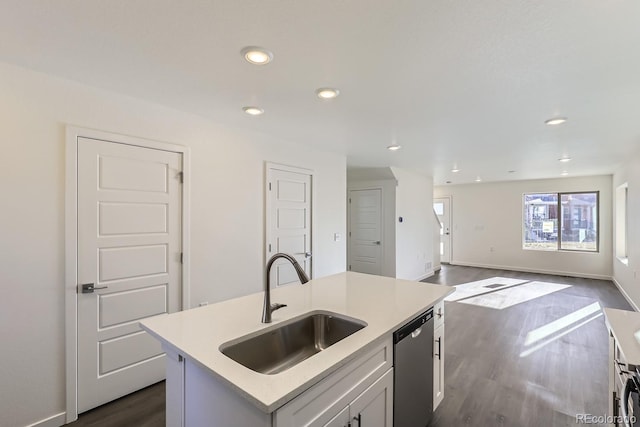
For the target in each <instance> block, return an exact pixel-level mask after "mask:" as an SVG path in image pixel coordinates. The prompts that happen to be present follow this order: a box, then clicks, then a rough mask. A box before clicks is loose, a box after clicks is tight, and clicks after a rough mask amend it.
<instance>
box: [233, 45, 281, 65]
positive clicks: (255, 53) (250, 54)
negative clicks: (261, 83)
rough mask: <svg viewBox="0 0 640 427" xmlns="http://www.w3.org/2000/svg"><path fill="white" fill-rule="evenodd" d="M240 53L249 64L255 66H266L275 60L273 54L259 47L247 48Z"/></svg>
mask: <svg viewBox="0 0 640 427" xmlns="http://www.w3.org/2000/svg"><path fill="white" fill-rule="evenodd" d="M240 53H241V54H242V56H243V57H244V59H246V60H247V62H249V63H251V64H255V65H265V64H268V63H269V62H271V60H272V59H273V53H271V52H269V51H268V50H267V49H264V48H262V47H258V46H247V47H245V48H244V49H242V50H241V51H240Z"/></svg>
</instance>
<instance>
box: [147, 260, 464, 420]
mask: <svg viewBox="0 0 640 427" xmlns="http://www.w3.org/2000/svg"><path fill="white" fill-rule="evenodd" d="M453 290H454V288H452V287H448V286H440V285H432V284H427V283H419V282H413V281H408V280H400V279H393V278H388V277H380V276H372V275H367V274H360V273H353V272H346V273H340V274H336V275H333V276H328V277H323V278H320V279H314V280H312V281H310V282H309V283H307V284H305V285H291V286H285V287H282V288H278V289H273V290H272V291H271V302H279V303H283V304H287V305H288V306H287V307H285V308H281V309H280V310H277V311H274V312H273V323H271V324H262V323H261V322H260V318H261V316H262V302H263V295H264V293H263V292H259V293H255V294H251V295H247V296H245V297H241V298H235V299H232V300H228V301H223V302H220V303H217V304H212V305H208V306H204V307H199V308H195V309H192V310H187V311H182V312H178V313H173V314H169V315H164V316H158V317H155V318H151V319H147V320H144V321H142V322H140V323H141V325H142V327H143V328H144V329H145V330H146V331H148V332H149V333H151V334H152V335H153V336H155V337H156V338H158V339H160V341H162V343H163V344H164V345H166V346H169V347H170V348H172V349H173V350H176V351H177V352H178V353H179V354H181V355H183V356H184V357H186V358H188V359H191V360H193V361H195V362H197V363H199V364H200V365H201V366H203V367H204V368H206V369H208V370H209V371H211V373H212V375H215V376H217V377H219V378H221V379H223V380H224V381H225V382H227V383H228V384H229V385H230V386H231V387H232V388H233V389H235V390H236V391H237V392H238V393H239V394H241V395H242V396H244V397H245V398H246V399H248V400H249V401H250V402H252V403H253V404H255V405H256V406H257V407H258V408H260V409H261V410H262V411H264V412H267V413H269V412H273V411H274V410H276V409H277V408H279V407H280V406H282V405H283V404H284V403H286V402H288V401H289V400H291V399H292V398H293V397H295V396H296V395H298V394H300V393H301V392H302V391H304V390H306V389H307V388H309V387H310V386H312V385H313V384H315V383H316V382H318V381H319V380H320V379H322V378H324V377H326V376H327V375H329V374H330V373H331V372H333V371H335V370H336V369H338V368H339V367H340V366H342V365H344V364H346V363H347V362H348V361H349V360H351V359H353V358H354V357H356V356H357V355H358V353H360V351H361V350H363V349H364V348H365V347H367V346H368V345H369V344H372V343H373V342H375V341H377V340H378V339H380V338H382V337H387V336H389V334H391V333H392V332H393V331H395V330H396V329H398V327H400V326H402V325H403V324H404V323H406V322H407V321H408V320H411V319H412V318H414V317H416V316H417V315H419V314H420V313H422V312H423V311H424V310H425V309H427V308H429V307H431V306H433V305H434V303H436V302H438V301H439V300H441V299H443V298H444V297H445V296H446V295H448V294H449V293H451V292H453ZM315 310H326V311H332V312H335V313H339V314H343V315H346V316H349V317H354V318H356V319H360V320H363V321H365V322H366V323H367V326H366V327H365V328H363V329H361V330H360V331H358V332H356V333H354V334H353V335H351V336H349V337H347V338H345V339H343V340H341V341H339V342H337V343H336V344H334V345H332V346H331V347H329V348H328V349H326V350H323V351H321V352H319V353H317V354H315V355H314V356H312V357H310V358H309V359H307V360H305V361H303V362H301V363H299V364H298V365H296V366H294V367H292V368H290V369H288V370H286V371H284V372H281V373H278V374H275V375H265V374H260V373H258V372H254V371H252V370H250V369H248V368H246V367H244V366H242V365H240V364H239V363H237V362H235V361H233V360H231V359H230V358H228V357H227V356H225V355H223V354H222V353H221V352H220V351H219V347H220V345H222V344H224V343H226V342H228V341H230V340H235V339H237V338H239V337H242V336H244V335H247V334H252V333H253V334H252V335H256V334H255V332H256V331H259V330H262V329H266V328H273V327H274V326H276V325H278V323H280V322H282V321H284V320H287V319H291V318H294V317H298V316H300V315H301V314H304V313H307V312H310V311H315Z"/></svg>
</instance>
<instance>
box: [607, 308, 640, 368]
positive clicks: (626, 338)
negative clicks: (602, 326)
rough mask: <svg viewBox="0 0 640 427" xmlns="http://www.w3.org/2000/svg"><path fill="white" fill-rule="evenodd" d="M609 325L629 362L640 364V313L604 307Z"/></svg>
mask: <svg viewBox="0 0 640 427" xmlns="http://www.w3.org/2000/svg"><path fill="white" fill-rule="evenodd" d="M604 315H605V321H606V324H607V327H608V328H609V330H610V331H611V333H612V334H613V336H614V337H615V339H616V342H617V343H618V348H620V351H621V352H622V356H623V357H624V359H625V361H626V362H627V363H628V364H631V365H635V366H640V342H639V341H638V340H639V339H640V313H638V312H636V311H628V310H618V309H616V308H605V309H604Z"/></svg>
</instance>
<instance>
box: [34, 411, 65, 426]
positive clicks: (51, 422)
mask: <svg viewBox="0 0 640 427" xmlns="http://www.w3.org/2000/svg"><path fill="white" fill-rule="evenodd" d="M66 416H67V413H66V412H60V413H59V414H56V415H52V416H50V417H49V418H45V419H44V420H40V421H38V422H35V423H33V424H29V425H28V426H26V427H60V426H62V425H64V424H65V423H66V422H67V419H66Z"/></svg>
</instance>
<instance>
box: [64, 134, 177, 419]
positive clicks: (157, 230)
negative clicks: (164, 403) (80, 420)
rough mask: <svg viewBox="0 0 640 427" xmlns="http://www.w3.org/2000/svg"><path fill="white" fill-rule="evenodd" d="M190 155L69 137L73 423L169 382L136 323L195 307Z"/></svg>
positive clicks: (153, 344) (103, 138) (127, 140)
mask: <svg viewBox="0 0 640 427" xmlns="http://www.w3.org/2000/svg"><path fill="white" fill-rule="evenodd" d="M187 164H188V149H187V148H186V147H182V146H177V145H173V144H165V143H159V142H154V141H147V140H143V139H139V138H132V137H126V136H121V135H115V134H109V133H105V132H98V131H92V130H87V129H79V128H68V129H67V165H66V173H67V185H66V199H67V200H66V213H65V216H66V236H65V242H66V243H65V246H66V254H65V257H66V284H65V287H66V306H67V307H66V316H67V317H66V334H67V342H66V353H67V414H66V415H67V422H71V421H73V420H75V419H76V418H77V414H78V413H81V412H84V411H87V410H89V409H92V408H95V407H97V406H100V405H102V404H104V403H107V402H110V401H112V400H114V399H117V398H119V397H121V396H123V395H126V394H129V393H131V392H133V391H136V390H139V389H141V388H143V387H146V386H148V385H150V384H154V383H156V382H158V381H161V380H163V379H164V377H165V361H164V353H163V352H162V349H161V347H160V344H159V343H158V341H156V340H155V339H153V338H152V337H151V336H149V335H148V334H147V333H146V332H144V331H142V330H141V329H140V327H139V326H138V321H139V320H141V319H145V318H148V317H152V316H156V315H163V314H166V313H171V312H175V311H179V310H181V309H183V308H188V280H187V279H188V275H187V271H188V270H187V268H188V267H187V266H186V265H185V264H186V263H185V260H187V259H188V257H187V256H186V249H187V248H188V233H187V232H186V229H187V227H186V225H187V223H188V221H187V219H188V201H187V200H186V199H187V197H188V191H186V189H185V186H186V185H187V183H188V178H187V179H185V177H186V176H187V174H186V173H185V172H187V171H186V167H185V165H187Z"/></svg>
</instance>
